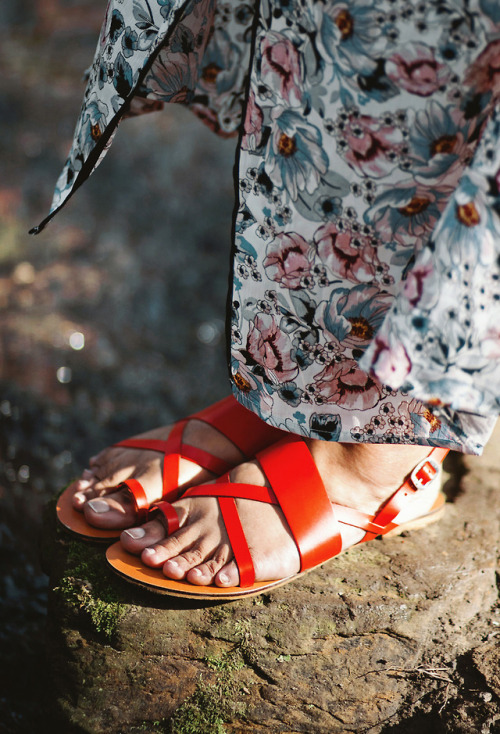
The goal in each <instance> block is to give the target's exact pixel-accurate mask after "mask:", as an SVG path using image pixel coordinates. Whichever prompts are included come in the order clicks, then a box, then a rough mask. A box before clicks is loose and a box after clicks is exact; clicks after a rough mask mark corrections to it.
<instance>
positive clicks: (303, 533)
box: [257, 436, 342, 571]
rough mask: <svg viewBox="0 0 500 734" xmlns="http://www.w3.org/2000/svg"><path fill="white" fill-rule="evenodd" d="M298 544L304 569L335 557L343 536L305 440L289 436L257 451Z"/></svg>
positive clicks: (302, 569)
mask: <svg viewBox="0 0 500 734" xmlns="http://www.w3.org/2000/svg"><path fill="white" fill-rule="evenodd" d="M257 459H258V461H259V463H260V465H261V466H262V469H263V470H264V473H265V474H266V477H267V478H268V480H269V483H270V484H271V486H272V488H273V492H274V494H275V495H276V498H277V500H278V503H279V505H280V508H281V510H282V512H283V514H284V515H285V519H286V521H287V523H288V527H289V528H290V532H291V533H292V535H293V538H294V540H295V543H296V545H297V548H298V551H299V554H300V561H301V571H305V570H307V569H309V568H313V567H314V566H319V565H320V564H321V563H324V562H325V561H327V560H329V559H330V558H333V556H336V555H337V554H338V553H340V551H341V550H342V538H341V536H340V531H339V527H338V524H337V521H336V519H335V516H334V513H333V508H332V504H331V502H330V500H329V498H328V495H327V493H326V490H325V486H324V484H323V481H322V479H321V477H320V475H319V472H318V470H317V468H316V464H315V463H314V461H313V458H312V456H311V453H310V451H309V449H308V448H307V446H306V444H305V443H304V441H303V440H302V439H301V438H299V437H295V436H293V437H292V436H290V437H288V438H286V439H284V440H283V441H280V442H278V443H277V444H274V445H273V446H271V447H270V448H269V449H265V450H264V451H261V452H259V453H258V454H257Z"/></svg>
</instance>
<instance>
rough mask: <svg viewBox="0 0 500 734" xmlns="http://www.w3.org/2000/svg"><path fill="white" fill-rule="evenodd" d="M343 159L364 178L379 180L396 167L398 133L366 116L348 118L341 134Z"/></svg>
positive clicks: (401, 137)
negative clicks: (369, 177)
mask: <svg viewBox="0 0 500 734" xmlns="http://www.w3.org/2000/svg"><path fill="white" fill-rule="evenodd" d="M342 139H343V150H344V151H345V153H344V158H345V160H346V161H347V162H348V163H349V165H350V166H352V168H354V170H355V171H357V172H358V173H361V174H362V175H365V176H373V177H375V178H381V177H382V176H386V175H387V174H388V173H390V171H392V169H393V168H394V167H395V166H396V165H397V158H398V156H397V152H398V147H399V146H400V145H401V144H402V142H403V135H402V132H401V130H399V129H398V128H397V127H392V126H388V125H384V124H383V123H381V122H380V121H379V120H377V119H376V118H374V117H369V116H368V115H362V116H351V117H350V118H349V120H348V122H347V123H346V125H345V127H344V129H343V131H342Z"/></svg>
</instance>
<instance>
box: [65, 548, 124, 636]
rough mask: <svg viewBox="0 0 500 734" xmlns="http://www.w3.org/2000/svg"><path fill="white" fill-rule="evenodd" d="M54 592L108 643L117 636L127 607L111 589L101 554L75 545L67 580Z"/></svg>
mask: <svg viewBox="0 0 500 734" xmlns="http://www.w3.org/2000/svg"><path fill="white" fill-rule="evenodd" d="M54 591H55V592H56V593H57V594H58V595H59V596H60V597H61V598H62V599H64V601H65V602H66V604H68V605H69V606H70V607H72V608H73V609H76V610H78V611H80V612H81V613H82V614H83V615H84V616H85V617H86V618H87V619H88V620H89V621H90V623H91V626H92V627H93V629H94V630H95V631H96V632H98V633H99V634H102V635H103V636H104V637H105V638H106V639H107V640H108V641H111V640H112V638H113V637H114V635H115V632H116V629H117V626H118V622H119V621H120V619H121V617H122V616H123V614H124V613H125V605H124V604H123V603H122V601H123V600H122V599H121V597H120V596H119V595H118V594H117V592H116V591H115V589H114V588H113V585H112V577H111V572H110V571H109V570H108V569H107V568H106V564H105V560H104V557H103V555H102V551H101V550H99V549H97V550H96V549H95V548H91V547H90V546H86V545H84V544H83V543H78V542H72V543H70V545H69V548H68V562H67V567H66V571H65V573H64V576H63V577H62V578H61V580H60V582H59V585H58V586H56V588H55V589H54Z"/></svg>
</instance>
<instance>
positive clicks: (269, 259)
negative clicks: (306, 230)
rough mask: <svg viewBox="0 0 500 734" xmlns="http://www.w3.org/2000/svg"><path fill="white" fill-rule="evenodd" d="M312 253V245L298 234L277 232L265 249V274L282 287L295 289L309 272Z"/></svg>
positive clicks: (300, 285)
mask: <svg viewBox="0 0 500 734" xmlns="http://www.w3.org/2000/svg"><path fill="white" fill-rule="evenodd" d="M313 254H314V253H313V251H312V247H311V246H310V245H308V243H307V242H306V241H305V239H304V238H303V237H301V236H300V235H299V234H295V232H292V233H291V234H284V233H282V234H279V235H277V237H276V238H275V239H274V240H273V241H272V242H271V243H270V244H269V246H268V248H267V251H266V259H265V260H264V267H265V268H266V270H267V276H268V277H269V278H271V280H275V281H276V282H277V283H279V284H280V285H282V286H283V287H284V288H290V289H291V290H297V289H298V288H301V287H302V280H303V278H304V277H305V276H307V275H309V274H310V272H311V260H312V256H313Z"/></svg>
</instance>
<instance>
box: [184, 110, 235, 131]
mask: <svg viewBox="0 0 500 734" xmlns="http://www.w3.org/2000/svg"><path fill="white" fill-rule="evenodd" d="M190 110H191V112H194V114H195V115H196V116H197V117H198V118H199V119H200V120H201V121H202V122H203V123H204V124H205V125H206V126H207V127H208V128H209V130H212V132H214V133H216V134H217V135H218V136H219V137H220V138H234V137H235V136H236V135H238V130H233V129H229V130H225V129H224V128H223V127H221V122H220V119H219V116H218V115H217V113H216V112H214V111H213V110H211V109H210V107H207V106H206V105H203V104H192V105H191V106H190Z"/></svg>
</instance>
